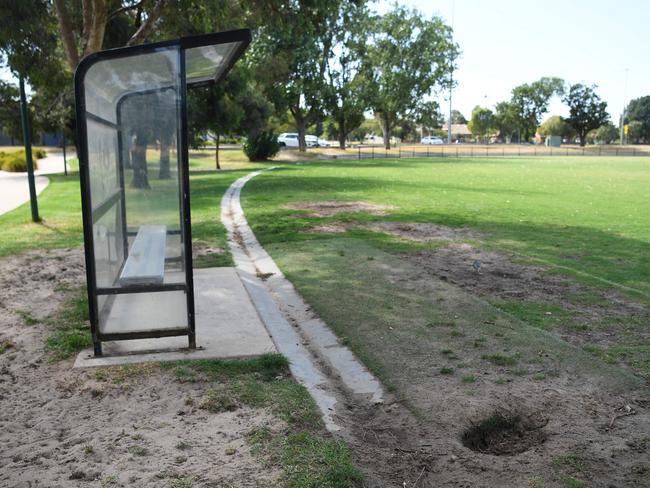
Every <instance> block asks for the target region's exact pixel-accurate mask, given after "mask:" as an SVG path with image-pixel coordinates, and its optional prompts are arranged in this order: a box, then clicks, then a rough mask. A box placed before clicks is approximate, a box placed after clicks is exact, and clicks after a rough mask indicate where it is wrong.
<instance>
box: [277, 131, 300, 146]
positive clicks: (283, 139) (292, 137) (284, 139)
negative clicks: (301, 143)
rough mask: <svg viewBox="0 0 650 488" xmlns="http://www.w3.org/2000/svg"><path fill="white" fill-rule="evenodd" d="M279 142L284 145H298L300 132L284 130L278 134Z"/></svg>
mask: <svg viewBox="0 0 650 488" xmlns="http://www.w3.org/2000/svg"><path fill="white" fill-rule="evenodd" d="M278 144H280V146H283V147H298V133H297V132H283V133H282V134H280V135H279V136H278Z"/></svg>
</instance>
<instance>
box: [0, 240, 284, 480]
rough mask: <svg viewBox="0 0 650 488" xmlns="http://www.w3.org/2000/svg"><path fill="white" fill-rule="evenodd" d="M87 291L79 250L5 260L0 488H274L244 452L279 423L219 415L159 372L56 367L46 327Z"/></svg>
mask: <svg viewBox="0 0 650 488" xmlns="http://www.w3.org/2000/svg"><path fill="white" fill-rule="evenodd" d="M84 281H85V275H84V268H83V264H82V253H81V251H80V250H77V249H72V250H61V251H50V252H46V253H43V252H39V253H28V254H24V255H22V256H14V257H12V258H9V259H2V260H0V344H2V347H0V351H2V353H0V466H2V469H1V470H0V486H2V487H7V488H9V487H11V488H18V487H20V488H28V487H29V488H31V487H75V486H83V487H90V486H98V487H99V486H101V487H117V486H138V487H140V486H142V487H182V486H190V485H189V484H187V483H190V482H191V483H192V485H191V486H194V487H222V486H230V485H231V484H232V485H234V486H238V487H248V486H273V485H274V484H275V481H274V480H275V478H276V477H277V475H278V472H277V471H276V470H275V469H274V468H273V467H269V466H266V467H264V466H263V465H262V464H261V461H260V460H259V459H258V458H257V457H254V456H253V455H252V454H251V451H250V448H249V446H248V444H247V441H246V436H247V434H248V433H249V432H250V431H251V430H252V429H254V428H259V427H268V428H269V429H272V430H277V429H279V428H282V422H281V421H279V420H278V419H277V418H275V417H274V416H273V415H272V414H271V413H270V412H269V411H267V410H265V409H251V408H246V407H241V408H238V409H237V410H235V411H233V412H223V413H217V414H215V413H209V412H207V411H206V410H203V409H201V408H200V400H201V398H202V396H203V395H204V393H205V389H206V388H207V385H206V384H205V383H200V382H199V383H196V382H179V381H176V380H174V378H173V377H172V376H171V374H170V373H169V372H167V371H164V370H161V369H160V368H152V369H151V370H150V371H147V372H146V374H137V375H136V374H134V375H132V376H131V375H129V374H128V371H126V370H125V371H122V372H121V373H120V371H121V370H118V373H119V374H118V376H114V375H113V374H108V376H107V377H104V376H100V375H98V373H97V370H72V360H64V361H60V362H58V363H53V362H51V361H50V358H49V356H48V354H47V353H46V352H45V351H44V349H43V344H44V339H45V337H46V336H47V335H48V334H49V333H50V332H51V331H50V330H49V328H48V327H49V326H48V325H45V324H43V323H41V322H42V319H44V318H45V317H47V316H48V315H50V314H51V313H52V312H54V311H55V310H56V308H57V307H58V306H59V305H60V304H61V302H62V300H63V299H64V296H65V294H64V293H65V292H64V291H63V287H75V288H76V287H79V286H80V285H82V284H83V283H84ZM19 311H20V313H19ZM21 313H22V316H21ZM25 317H29V323H31V324H32V325H26V323H25ZM104 371H107V370H104ZM108 371H110V370H108ZM116 374H117V373H116ZM183 483H186V484H183Z"/></svg>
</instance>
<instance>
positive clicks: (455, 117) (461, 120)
mask: <svg viewBox="0 0 650 488" xmlns="http://www.w3.org/2000/svg"><path fill="white" fill-rule="evenodd" d="M451 123H452V124H466V123H467V119H466V118H465V116H464V115H463V114H462V113H460V111H459V110H452V111H451Z"/></svg>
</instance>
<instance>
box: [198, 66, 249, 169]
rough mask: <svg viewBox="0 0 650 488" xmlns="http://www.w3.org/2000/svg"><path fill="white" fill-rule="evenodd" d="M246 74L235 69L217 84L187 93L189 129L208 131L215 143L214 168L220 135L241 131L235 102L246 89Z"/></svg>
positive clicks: (241, 111)
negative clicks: (188, 94) (188, 100)
mask: <svg viewBox="0 0 650 488" xmlns="http://www.w3.org/2000/svg"><path fill="white" fill-rule="evenodd" d="M246 81H247V80H246V75H245V74H244V72H243V70H242V69H238V68H236V69H234V70H233V71H232V72H231V73H230V74H229V76H228V78H226V79H225V80H224V81H222V82H221V83H220V84H218V85H210V86H207V87H204V88H200V89H196V90H192V91H191V92H190V96H189V98H190V103H189V109H188V114H189V123H188V125H189V128H190V131H191V132H193V133H195V134H196V133H205V132H210V133H211V134H212V137H213V139H214V143H215V166H216V168H217V169H221V165H220V163H219V144H220V138H221V136H222V135H232V134H234V133H236V132H237V130H238V129H239V128H240V126H241V123H242V121H243V119H244V117H245V115H246V114H245V112H244V109H243V107H242V106H241V105H240V104H239V103H238V100H239V99H240V98H242V97H241V92H243V91H244V90H245V89H246Z"/></svg>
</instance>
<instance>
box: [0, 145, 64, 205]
mask: <svg viewBox="0 0 650 488" xmlns="http://www.w3.org/2000/svg"><path fill="white" fill-rule="evenodd" d="M67 157H68V159H70V158H74V157H76V155H75V154H74V153H68V155H67ZM34 173H35V175H36V178H35V179H36V193H37V194H39V193H41V192H42V191H43V190H44V189H45V188H46V187H47V185H48V184H49V182H50V180H49V179H48V178H47V176H45V175H49V174H55V173H63V155H62V153H60V152H48V155H47V157H46V158H43V159H39V160H38V170H36V171H35V172H34ZM28 201H29V184H28V183H27V173H8V172H6V171H0V215H2V214H4V213H7V212H9V211H11V210H13V209H15V208H17V207H20V206H21V205H22V204H23V203H25V202H28Z"/></svg>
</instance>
